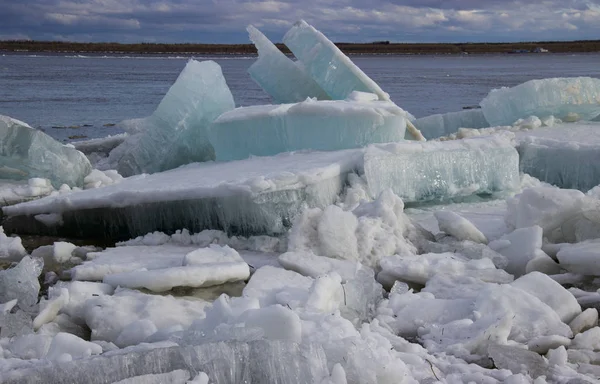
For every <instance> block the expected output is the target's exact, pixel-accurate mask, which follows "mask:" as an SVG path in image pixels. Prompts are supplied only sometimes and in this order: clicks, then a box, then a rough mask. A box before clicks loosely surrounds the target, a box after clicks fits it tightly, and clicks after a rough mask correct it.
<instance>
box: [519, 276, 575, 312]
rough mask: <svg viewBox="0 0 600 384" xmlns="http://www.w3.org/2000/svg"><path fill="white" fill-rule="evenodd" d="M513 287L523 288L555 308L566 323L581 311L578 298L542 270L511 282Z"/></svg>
mask: <svg viewBox="0 0 600 384" xmlns="http://www.w3.org/2000/svg"><path fill="white" fill-rule="evenodd" d="M510 284H511V285H512V286H513V287H516V288H519V289H522V290H524V291H526V292H528V293H530V294H532V295H534V296H535V297H537V298H538V299H540V300H541V301H542V302H544V303H546V305H548V306H549V307H550V308H552V309H554V311H555V312H556V313H558V315H559V316H560V319H561V320H562V321H563V322H564V323H569V322H570V321H571V320H573V319H574V318H575V317H576V316H577V315H579V314H580V313H581V307H580V306H579V303H577V299H575V297H574V296H573V295H572V294H571V293H570V292H569V291H567V290H566V289H565V288H563V287H562V286H561V285H560V284H558V283H557V282H556V281H554V280H552V279H551V278H550V277H548V276H547V275H545V274H543V273H540V272H532V273H528V274H527V275H525V276H522V277H520V278H518V279H517V280H515V281H513V282H512V283H510Z"/></svg>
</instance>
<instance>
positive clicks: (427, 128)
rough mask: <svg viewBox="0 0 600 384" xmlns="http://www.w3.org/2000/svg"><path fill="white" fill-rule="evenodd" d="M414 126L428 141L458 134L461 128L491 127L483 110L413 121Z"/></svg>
mask: <svg viewBox="0 0 600 384" xmlns="http://www.w3.org/2000/svg"><path fill="white" fill-rule="evenodd" d="M413 124H414V125H415V126H416V127H417V128H418V129H419V130H420V131H421V133H422V134H423V136H425V138H426V139H428V140H429V139H435V138H436V137H441V136H448V135H450V134H451V133H456V132H458V129H459V128H486V127H489V126H490V124H489V123H488V122H487V120H486V119H485V116H484V115H483V112H482V111H481V109H469V110H465V111H458V112H450V113H444V114H437V115H431V116H426V117H422V118H420V119H417V120H415V121H413Z"/></svg>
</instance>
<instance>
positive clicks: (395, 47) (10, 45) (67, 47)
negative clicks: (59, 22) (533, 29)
mask: <svg viewBox="0 0 600 384" xmlns="http://www.w3.org/2000/svg"><path fill="white" fill-rule="evenodd" d="M336 45H337V46H338V47H339V48H340V49H341V50H342V51H343V52H344V53H346V54H350V55H360V54H366V55H387V54H399V55H401V54H484V53H539V52H540V51H542V52H543V51H545V50H547V51H549V52H550V53H590V52H600V40H582V41H540V42H523V43H443V44H442V43H439V44H438V43H423V44H421V43H390V42H387V41H380V42H373V43H336ZM277 46H278V47H279V49H281V50H282V51H283V52H284V53H289V50H288V49H287V47H286V46H285V45H283V44H277ZM536 51H537V52H536ZM0 52H49V53H110V54H132V53H134V54H214V55H216V54H218V55H238V54H239V55H244V54H246V55H254V54H256V48H255V47H254V45H253V44H154V43H141V44H120V43H70V42H58V41H29V40H25V41H23V40H11V41H0Z"/></svg>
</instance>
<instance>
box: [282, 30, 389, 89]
mask: <svg viewBox="0 0 600 384" xmlns="http://www.w3.org/2000/svg"><path fill="white" fill-rule="evenodd" d="M283 42H284V43H285V45H287V47H288V48H289V49H290V50H291V51H292V53H293V54H294V56H296V58H297V59H298V60H299V61H300V62H302V64H303V65H304V68H305V70H306V72H307V73H308V74H310V75H311V76H312V78H313V79H314V80H315V81H316V82H317V83H318V84H319V85H320V86H321V88H323V89H324V90H325V92H327V94H328V95H329V96H330V97H331V98H332V99H333V100H344V99H345V98H347V97H348V96H349V95H350V94H351V93H352V91H361V92H370V93H374V94H376V95H377V96H378V97H379V100H389V99H390V96H389V95H388V94H387V93H385V92H384V91H383V90H382V89H381V87H380V86H379V85H378V84H377V83H375V82H374V81H373V80H372V79H371V78H370V77H369V76H367V75H366V74H365V73H364V72H363V71H362V70H361V69H360V68H359V67H358V66H356V64H354V63H353V62H352V60H350V58H348V56H346V55H344V53H343V52H342V51H341V50H340V49H339V48H338V47H336V46H335V44H334V43H333V42H331V40H329V39H328V38H327V37H325V35H323V34H322V33H321V32H319V31H317V30H316V29H315V28H314V27H312V26H311V25H309V24H308V23H306V22H305V21H304V20H301V21H299V22H297V23H296V24H294V26H293V27H292V28H291V29H290V30H289V31H288V32H287V33H286V34H285V36H284V37H283Z"/></svg>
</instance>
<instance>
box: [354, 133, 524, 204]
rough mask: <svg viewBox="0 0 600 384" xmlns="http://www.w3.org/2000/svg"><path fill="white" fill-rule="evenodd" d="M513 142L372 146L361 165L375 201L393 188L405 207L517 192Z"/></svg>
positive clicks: (495, 138)
mask: <svg viewBox="0 0 600 384" xmlns="http://www.w3.org/2000/svg"><path fill="white" fill-rule="evenodd" d="M512 137H513V136H512V134H511V133H506V134H501V135H492V136H482V137H478V138H472V139H464V140H455V141H451V142H426V143H415V142H405V143H390V144H379V145H371V146H369V147H368V148H367V150H366V153H365V164H364V170H365V177H366V179H367V183H368V185H369V190H370V192H371V195H372V196H377V195H379V194H380V193H381V192H383V191H384V190H386V189H388V188H391V189H392V191H394V193H395V194H397V195H398V196H399V197H401V198H402V199H403V200H404V202H415V201H427V200H444V199H450V198H453V197H458V196H469V195H472V194H489V193H493V192H500V191H510V190H515V189H516V188H517V186H518V185H519V183H520V181H519V180H520V178H519V155H518V153H517V151H516V150H515V148H514V147H513V146H512V145H511V141H510V140H511V138H512Z"/></svg>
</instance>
